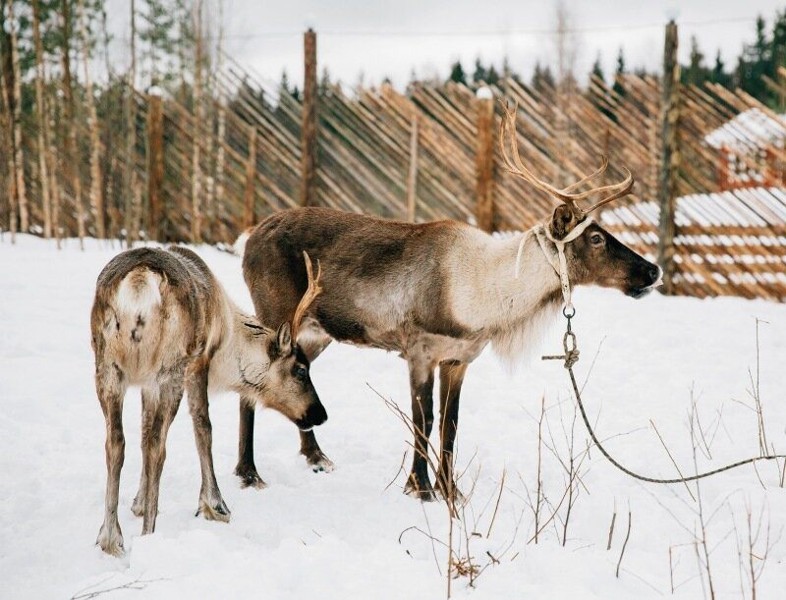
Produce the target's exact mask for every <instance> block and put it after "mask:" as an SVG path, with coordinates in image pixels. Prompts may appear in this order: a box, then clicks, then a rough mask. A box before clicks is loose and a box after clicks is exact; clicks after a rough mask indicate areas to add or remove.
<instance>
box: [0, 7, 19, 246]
mask: <svg viewBox="0 0 786 600" xmlns="http://www.w3.org/2000/svg"><path fill="white" fill-rule="evenodd" d="M0 9H2V11H5V6H2V7H0ZM4 21H5V14H0V25H2V24H3V23H4ZM4 31H5V28H4V27H3V29H2V30H0V35H5V34H4V33H3V32H4ZM7 66H8V65H7V63H6V61H5V59H4V60H3V64H2V72H0V93H2V95H3V98H2V102H0V107H2V110H0V125H2V127H3V139H2V141H1V142H0V143H1V144H2V145H1V146H0V148H2V151H3V156H4V157H5V166H6V168H7V173H6V175H7V177H6V181H5V183H6V186H7V197H8V230H9V231H10V232H11V243H12V244H13V243H16V172H15V170H14V134H13V126H12V123H11V108H10V106H9V104H10V102H11V98H10V96H9V93H10V91H9V89H8V86H9V84H8V83H7V81H6V80H7V79H8V78H13V74H11V73H10V70H9V69H7V68H6V67H7Z"/></svg>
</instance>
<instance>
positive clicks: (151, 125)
mask: <svg viewBox="0 0 786 600" xmlns="http://www.w3.org/2000/svg"><path fill="white" fill-rule="evenodd" d="M163 186H164V111H163V107H162V103H161V96H159V95H156V94H151V95H150V96H149V98H148V113H147V198H148V202H149V209H150V210H149V211H148V218H149V220H148V226H147V230H148V234H147V237H148V239H150V240H158V241H161V242H162V241H164V240H163V239H162V234H163V233H164V229H165V228H163V227H161V225H162V223H161V220H162V218H163V216H164V215H163V211H162V206H161V201H162V192H161V190H162V188H163Z"/></svg>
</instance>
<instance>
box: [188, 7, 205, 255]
mask: <svg viewBox="0 0 786 600" xmlns="http://www.w3.org/2000/svg"><path fill="white" fill-rule="evenodd" d="M203 7H204V6H203V0H196V3H195V7H194V36H195V43H194V52H195V60H194V113H195V116H196V127H197V130H196V131H194V135H193V152H192V154H191V241H192V242H194V243H199V242H201V241H202V208H201V197H202V168H201V166H200V164H199V152H200V149H201V148H200V143H201V140H200V137H201V136H200V134H199V128H201V126H202V123H203V122H204V119H205V109H204V105H203V103H202V54H203V51H204V36H203V32H202V9H203Z"/></svg>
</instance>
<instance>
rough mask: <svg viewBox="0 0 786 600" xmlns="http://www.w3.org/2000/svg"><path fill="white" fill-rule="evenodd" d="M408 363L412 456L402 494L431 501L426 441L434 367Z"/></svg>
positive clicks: (431, 417)
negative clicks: (412, 432)
mask: <svg viewBox="0 0 786 600" xmlns="http://www.w3.org/2000/svg"><path fill="white" fill-rule="evenodd" d="M408 362H409V385H410V391H411V394H412V425H413V428H414V430H415V443H414V452H415V455H414V457H413V458H412V471H411V472H410V474H409V479H408V480H407V485H406V486H405V487H404V492H405V493H407V494H412V495H414V496H415V497H417V498H419V499H421V500H426V501H432V500H436V495H435V494H434V488H433V487H432V486H431V481H430V480H429V476H428V462H429V461H428V438H429V436H430V435H431V427H432V425H433V424H434V400H433V393H434V367H433V365H429V364H425V363H424V361H423V360H422V359H421V360H417V359H415V360H412V359H410V360H409V361H408Z"/></svg>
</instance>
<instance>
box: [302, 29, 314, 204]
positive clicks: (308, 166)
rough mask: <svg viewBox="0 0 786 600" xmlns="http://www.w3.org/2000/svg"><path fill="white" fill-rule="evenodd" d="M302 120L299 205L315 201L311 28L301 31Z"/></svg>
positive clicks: (312, 41) (312, 34) (312, 43)
mask: <svg viewBox="0 0 786 600" xmlns="http://www.w3.org/2000/svg"><path fill="white" fill-rule="evenodd" d="M303 50H304V63H305V67H304V77H303V122H302V127H301V157H300V174H301V179H302V181H301V189H300V205H301V206H313V205H315V204H316V173H317V171H316V169H317V165H316V158H317V34H316V33H315V32H314V30H313V29H310V28H309V30H308V31H306V33H305V34H303Z"/></svg>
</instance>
